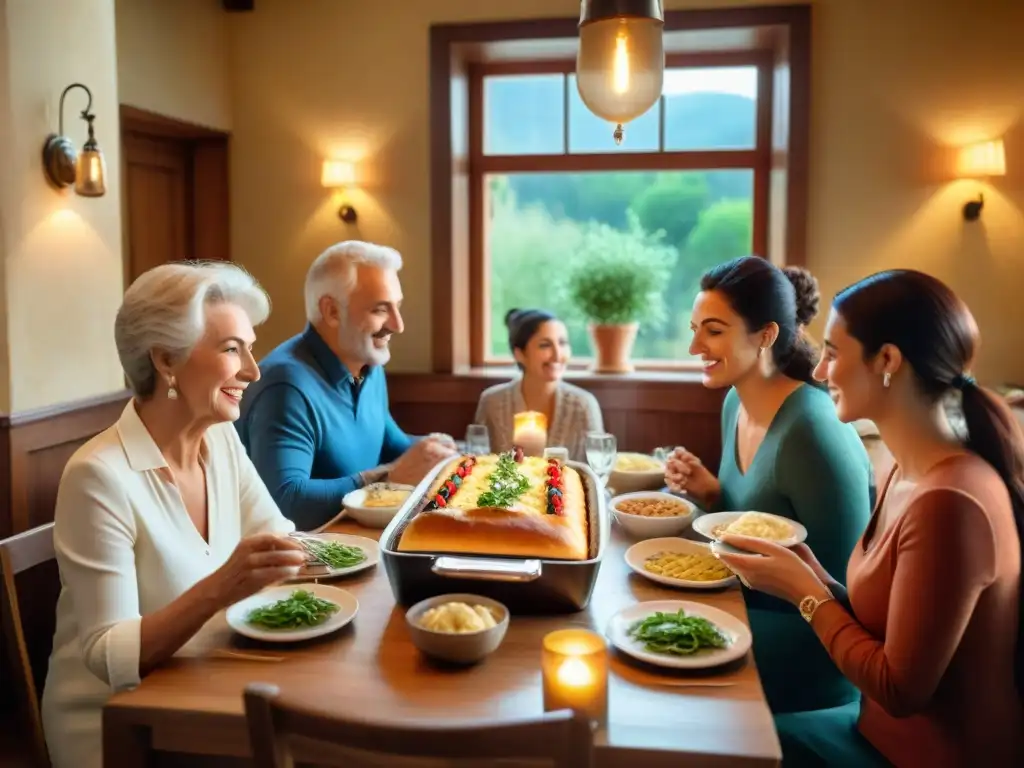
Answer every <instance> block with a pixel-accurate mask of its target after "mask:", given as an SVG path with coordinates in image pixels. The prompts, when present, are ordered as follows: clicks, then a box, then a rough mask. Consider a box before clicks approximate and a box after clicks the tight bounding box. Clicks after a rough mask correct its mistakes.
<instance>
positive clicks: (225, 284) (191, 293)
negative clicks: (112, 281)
mask: <svg viewBox="0 0 1024 768" xmlns="http://www.w3.org/2000/svg"><path fill="white" fill-rule="evenodd" d="M224 302H227V303H231V304H237V305H238V306H240V307H241V308H242V309H243V310H245V313H246V314H247V315H248V316H249V320H250V322H251V323H252V324H253V325H259V324H260V323H262V322H263V321H264V320H266V319H267V317H268V316H269V315H270V299H269V298H268V297H267V294H266V292H265V291H264V290H263V289H262V288H261V287H260V284H259V283H257V282H256V280H255V279H254V278H253V277H252V275H250V274H249V273H248V272H246V271H245V270H244V269H242V268H241V267H239V266H238V265H236V264H232V263H230V262H224V261H202V262H201V261H178V262H172V263H169V264H161V265H160V266H158V267H154V268H153V269H150V270H148V271H146V272H144V273H143V274H141V275H140V276H139V277H138V278H137V279H136V280H135V282H133V283H132V284H131V285H130V286H129V287H128V290H127V291H125V294H124V300H123V301H122V303H121V307H120V309H118V310H117V318H116V319H115V320H114V341H115V343H116V344H117V354H118V357H120V358H121V367H122V368H123V369H124V373H125V376H127V378H128V384H129V385H130V386H131V388H132V391H133V392H135V394H136V395H137V396H139V397H149V396H150V395H152V394H153V392H154V391H155V389H156V375H157V371H156V367H155V366H154V364H153V358H152V353H153V351H154V350H158V349H159V350H164V351H166V352H167V353H169V354H170V355H171V357H172V359H174V360H175V361H180V360H184V359H185V358H187V357H188V356H189V354H190V353H191V352H192V348H193V347H194V346H195V345H196V342H198V341H199V340H200V339H201V338H202V337H203V334H204V333H205V332H206V308H207V307H208V306H210V305H213V304H220V303H224Z"/></svg>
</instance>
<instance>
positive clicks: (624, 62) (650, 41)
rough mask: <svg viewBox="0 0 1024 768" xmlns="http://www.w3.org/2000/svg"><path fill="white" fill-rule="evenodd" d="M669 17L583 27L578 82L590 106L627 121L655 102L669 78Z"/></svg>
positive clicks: (597, 112) (619, 19)
mask: <svg viewBox="0 0 1024 768" xmlns="http://www.w3.org/2000/svg"><path fill="white" fill-rule="evenodd" d="M663 28H664V22H663V21H661V20H660V19H652V18H643V17H635V16H624V17H615V18H610V19H601V20H600V21H591V22H588V23H586V24H584V25H583V26H581V27H580V47H579V52H578V53H577V55H576V87H577V89H578V90H579V93H580V98H581V99H582V100H583V103H584V104H586V105H587V108H588V109H589V110H590V111H591V112H593V113H594V114H595V115H597V116H598V117H600V118H602V119H604V120H608V121H609V122H612V123H617V124H620V125H621V124H622V123H627V122H629V121H630V120H633V119H635V118H637V117H640V115H642V114H643V113H644V112H646V111H647V110H648V109H650V108H651V107H652V106H654V104H655V102H657V101H658V99H659V98H660V97H661V89H662V85H663V83H664V79H665V44H664V40H663V36H662V31H663Z"/></svg>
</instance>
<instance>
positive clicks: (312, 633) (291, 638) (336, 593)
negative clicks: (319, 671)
mask: <svg viewBox="0 0 1024 768" xmlns="http://www.w3.org/2000/svg"><path fill="white" fill-rule="evenodd" d="M300 589H304V590H306V591H307V592H312V593H313V594H314V595H316V596H317V597H319V598H322V599H324V600H330V601H331V602H332V603H335V604H336V605H337V606H338V607H339V609H340V610H339V611H337V612H336V613H334V614H332V615H331V616H330V617H329V618H328V619H327V620H326V621H325V622H324V623H323V624H319V625H317V626H315V627H303V628H302V629H261V628H259V627H254V626H253V625H252V624H250V623H249V622H248V621H247V618H248V616H249V613H250V612H251V611H253V610H255V609H256V608H260V607H261V606H264V605H270V604H271V603H276V602H277V601H278V600H283V599H285V598H286V597H288V596H290V595H291V594H292V592H295V591H296V590H300ZM358 611H359V601H358V600H356V598H355V595H353V594H352V593H351V592H346V591H345V590H343V589H338V588H337V587H331V586H328V585H326V584H296V585H293V586H281V587H270V588H269V589H264V590H263V591H262V592H257V593H256V594H255V595H252V596H251V597H247V598H246V599H245V600H241V601H239V602H237V603H235V604H234V605H232V606H231V607H230V608H228V610H227V612H226V614H225V618H226V619H227V622H228V626H230V627H231V628H232V629H233V630H235V631H236V632H238V633H239V634H240V635H245V636H246V637H251V638H252V639H253V640H265V641H267V642H271V643H294V642H298V641H299V640H309V639H310V638H313V637H320V636H321V635H327V634H330V633H331V632H336V631H337V630H339V629H341V628H342V627H344V626H345V625H346V624H348V623H349V622H350V621H352V619H353V618H354V617H355V615H356V613H357V612H358Z"/></svg>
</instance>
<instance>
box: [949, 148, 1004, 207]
mask: <svg viewBox="0 0 1024 768" xmlns="http://www.w3.org/2000/svg"><path fill="white" fill-rule="evenodd" d="M957 175H959V176H960V177H961V178H969V179H978V178H985V177H988V176H1005V175H1006V150H1005V149H1004V148H1003V142H1002V140H999V139H997V140H996V141H984V142H981V143H980V144H971V145H970V146H968V147H964V148H963V149H961V150H960V156H959V158H957ZM984 206H985V196H984V195H983V194H982V193H980V192H979V193H978V199H977V200H970V201H968V202H967V203H964V219H966V220H967V221H977V219H978V218H979V217H980V216H981V209H982V208H983V207H984Z"/></svg>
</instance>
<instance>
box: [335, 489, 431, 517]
mask: <svg viewBox="0 0 1024 768" xmlns="http://www.w3.org/2000/svg"><path fill="white" fill-rule="evenodd" d="M371 486H385V487H387V488H389V489H391V490H395V491H409V493H412V492H413V491H414V490H415V488H414V487H413V486H411V485H402V484H401V483H371V484H370V485H368V486H365V487H363V488H356V489H355V490H354V491H350V492H348V493H346V494H345V498H343V499H342V500H341V505H342V507H343V508H344V510H345V515H343V517H344V516H346V515H347V516H348V517H351V518H352V519H353V520H355V521H356V522H357V523H359V524H360V525H365V526H366V527H367V528H387V525H388V523H390V522H391V518H393V517H394V516H395V515H396V514H398V510H400V509H401V508H402V504H398V505H396V506H394V507H365V506H363V504H364V503H365V502H366V492H367V490H368V489H369V488H370V487H371ZM402 503H403V504H404V503H405V502H402Z"/></svg>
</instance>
